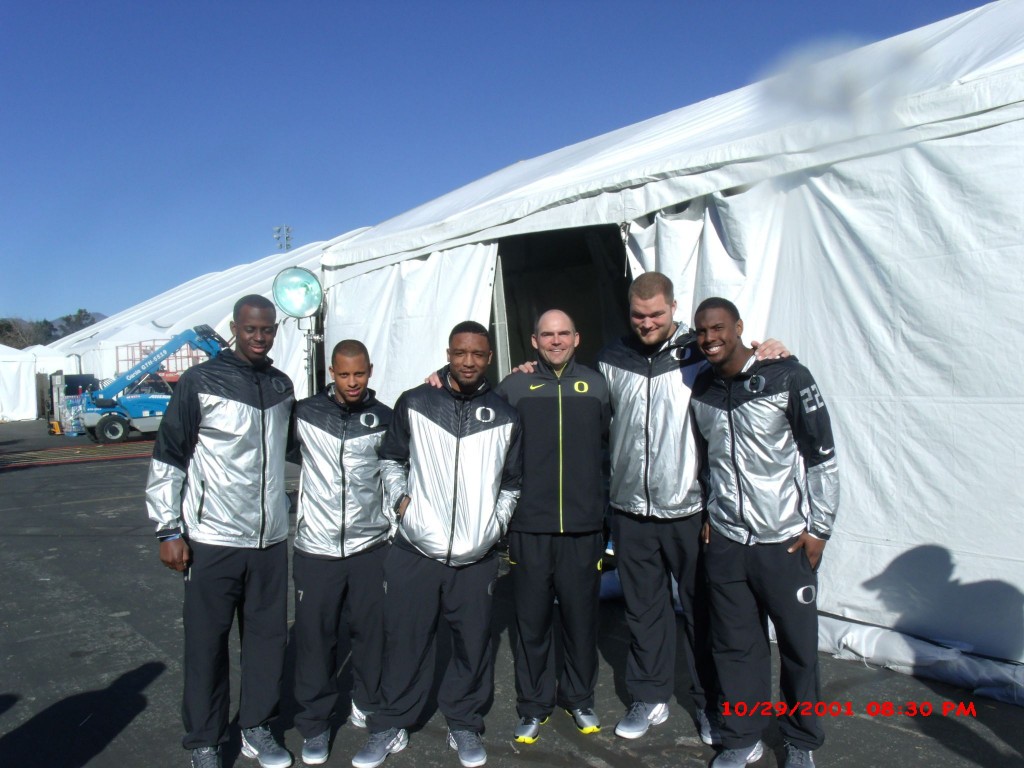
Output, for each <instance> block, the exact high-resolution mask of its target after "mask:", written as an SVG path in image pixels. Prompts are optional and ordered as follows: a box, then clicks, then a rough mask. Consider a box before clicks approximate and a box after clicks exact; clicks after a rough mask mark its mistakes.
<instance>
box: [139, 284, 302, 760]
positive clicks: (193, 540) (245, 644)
mask: <svg viewBox="0 0 1024 768" xmlns="http://www.w3.org/2000/svg"><path fill="white" fill-rule="evenodd" d="M231 332H232V333H233V334H234V336H235V350H234V351H232V350H224V351H222V352H221V353H220V354H219V355H217V356H216V357H215V358H213V359H212V360H209V361H207V362H205V363H202V364H201V365H197V366H195V367H193V368H190V369H189V370H188V371H186V372H185V373H184V374H183V375H182V377H181V379H180V381H179V382H178V384H177V387H176V388H175V390H174V395H173V396H172V397H171V401H170V403H169V404H168V407H167V412H166V413H165V414H164V417H163V420H162V421H161V423H160V431H159V433H158V434H157V439H156V444H155V445H154V447H153V460H152V463H151V464H150V469H149V480H148V482H147V485H146V507H147V510H148V512H149V517H150V519H151V520H152V521H153V522H154V523H156V535H157V538H158V539H159V541H160V560H161V562H163V564H164V565H166V566H167V567H168V568H171V569H172V570H175V571H180V572H183V573H184V574H185V604H184V610H183V618H184V628H185V665H184V673H185V685H184V700H183V703H182V718H183V720H184V725H185V731H186V733H185V737H184V738H183V739H182V744H183V746H184V747H185V748H186V749H189V750H191V751H192V755H191V757H192V766H193V768H219V766H220V764H221V756H220V745H221V744H223V743H224V742H226V741H227V740H228V715H229V708H230V702H229V690H230V686H229V682H228V670H229V667H228V634H229V632H230V631H231V625H232V622H233V620H234V616H235V613H236V611H241V612H242V616H241V620H240V625H242V626H244V630H245V631H244V632H242V633H241V636H242V638H241V639H242V660H243V663H242V685H241V690H242V698H241V702H240V704H239V710H238V721H239V725H240V726H241V727H242V751H243V752H244V753H245V754H246V755H247V756H249V757H257V758H258V759H259V761H260V764H261V765H262V766H263V768H274V767H277V768H281V767H283V766H287V765H290V764H291V755H290V754H289V753H288V752H287V751H286V750H285V749H284V748H282V747H281V746H280V745H279V744H278V743H277V741H276V740H275V739H274V737H273V736H272V735H271V732H270V729H269V727H268V726H267V721H268V720H270V719H271V718H272V717H274V716H276V715H277V710H278V703H279V701H280V694H281V682H282V677H283V673H284V652H285V646H286V644H287V640H288V545H287V543H286V539H287V537H288V499H287V497H286V496H285V487H284V463H285V453H286V450H287V441H288V424H289V418H290V414H291V409H292V404H293V403H294V402H295V397H294V394H293V391H292V383H291V380H290V379H289V378H288V376H286V375H285V374H284V373H282V372H281V371H279V370H277V369H276V368H274V367H273V365H271V360H270V358H269V357H267V353H268V352H269V351H270V349H271V347H272V346H273V343H274V336H275V334H276V333H277V322H276V312H275V310H274V305H273V304H271V303H270V301H268V300H267V299H266V298H265V297H263V296H259V295H250V296H245V297H243V298H241V299H239V300H238V302H237V303H236V304H235V308H234V319H233V321H232V322H231Z"/></svg>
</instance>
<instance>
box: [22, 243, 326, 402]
mask: <svg viewBox="0 0 1024 768" xmlns="http://www.w3.org/2000/svg"><path fill="white" fill-rule="evenodd" d="M343 237H344V236H343ZM322 246H323V243H319V242H317V243H310V244H309V245H304V246H302V247H301V248H296V249H295V250H291V251H285V252H281V253H276V254H273V255H271V256H267V257H265V258H263V259H260V260H259V261H255V262H252V263H248V264H239V265H238V266H235V267H232V268H230V269H226V270H224V271H222V272H211V273H209V274H205V275H202V276H200V277H197V278H195V279H193V280H190V281H188V282H187V283H184V284H182V285H179V286H177V287H175V288H172V289H171V290H169V291H165V292H164V293H162V294H160V295H158V296H155V297H154V298H152V299H149V300H147V301H143V302H141V303H139V304H136V305H135V306H133V307H131V308H129V309H126V310H124V311H122V312H118V313H117V314H115V315H111V316H110V317H108V318H105V319H104V320H101V321H100V322H98V323H96V324H94V325H90V326H89V327H87V328H83V329H82V330H80V331H77V332H76V333H73V334H70V335H69V336H66V337H64V338H63V339H60V340H58V341H55V342H53V343H52V344H50V345H49V346H48V347H47V348H46V350H47V353H48V354H49V355H50V356H51V357H49V358H47V362H46V365H45V369H44V368H43V367H41V368H40V371H41V372H46V373H52V372H53V370H56V368H57V367H63V368H64V371H65V372H66V373H72V372H73V373H91V374H93V375H94V376H96V377H97V378H98V379H100V380H103V379H109V378H112V377H114V376H115V375H116V374H118V373H122V372H123V371H120V370H118V367H119V366H118V348H119V347H123V346H124V345H128V344H134V343H137V342H145V341H154V340H167V339H170V338H171V337H172V336H174V335H176V334H178V333H181V332H182V331H184V330H186V329H188V328H192V327H194V326H196V325H209V326H211V327H213V329H214V330H215V331H217V332H218V333H219V334H220V335H221V336H223V337H224V338H225V339H227V340H229V341H230V340H231V330H230V328H229V323H230V321H231V313H232V310H233V308H234V304H235V301H237V300H238V299H239V298H240V297H242V296H244V295H247V294H251V293H256V294H260V295H262V296H266V297H267V298H270V299H272V298H273V297H272V291H273V284H274V278H275V277H276V276H277V274H278V273H279V272H280V271H281V270H282V269H286V268H287V267H293V266H297V267H304V268H306V269H308V270H310V271H311V272H313V273H314V274H319V272H320V256H321V253H322V250H323V248H322ZM278 319H279V321H280V329H279V331H278V335H277V339H276V341H275V343H274V349H273V352H272V353H271V357H272V358H273V360H274V364H275V365H276V366H277V367H278V368H280V369H281V370H282V371H284V372H285V373H287V374H288V375H289V376H290V377H291V379H292V381H293V382H294V383H295V390H296V395H297V396H299V397H304V396H305V395H306V394H307V386H306V381H307V369H306V364H307V361H306V340H305V334H306V331H307V330H308V329H309V328H310V325H311V323H312V321H311V320H302V321H297V320H295V319H294V318H290V317H285V316H283V315H280V313H279V318H278ZM53 355H58V356H60V357H61V358H62V361H63V366H60V365H58V366H56V367H55V360H54V358H53V357H52V356H53ZM51 369H52V370H51Z"/></svg>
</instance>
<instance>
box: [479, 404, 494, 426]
mask: <svg viewBox="0 0 1024 768" xmlns="http://www.w3.org/2000/svg"><path fill="white" fill-rule="evenodd" d="M476 420H477V421H482V422H483V423H484V424H487V423H489V422H492V421H494V409H493V408H488V407H487V406H486V405H481V406H480V407H479V408H477V409H476Z"/></svg>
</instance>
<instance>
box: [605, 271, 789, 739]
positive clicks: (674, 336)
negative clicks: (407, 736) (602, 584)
mask: <svg viewBox="0 0 1024 768" xmlns="http://www.w3.org/2000/svg"><path fill="white" fill-rule="evenodd" d="M675 311H676V301H675V297H674V290H673V285H672V281H671V280H669V279H668V277H666V276H665V275H663V274H661V273H660V272H646V273H644V274H642V275H640V276H639V277H637V278H636V280H634V281H633V283H632V284H631V285H630V287H629V321H630V325H631V326H632V330H633V334H632V335H630V336H627V337H625V338H623V339H620V340H618V341H616V342H614V343H613V344H610V345H609V346H607V347H605V348H604V349H603V350H602V351H601V353H600V355H599V357H598V368H599V369H600V371H601V373H602V374H603V375H604V377H605V380H606V381H607V382H608V390H609V393H610V396H611V404H612V423H611V461H612V478H611V493H610V504H611V506H612V508H613V509H614V510H615V512H616V514H615V516H614V518H613V521H612V523H613V528H612V530H613V533H614V536H615V554H616V561H617V564H618V573H619V580H620V583H621V584H622V594H623V598H624V601H625V603H626V623H627V625H628V627H629V632H630V641H631V642H630V649H629V657H628V659H627V663H626V688H627V690H628V692H629V695H630V698H631V703H630V705H629V709H628V710H627V712H626V715H625V716H624V717H623V718H622V719H621V720H619V722H618V724H617V725H616V727H615V733H616V735H618V736H621V737H623V738H627V739H636V738H639V737H641V736H643V735H644V734H645V733H646V732H647V729H648V728H649V727H650V726H651V725H657V724H659V723H663V722H665V720H666V719H667V718H668V714H669V701H670V700H671V698H672V695H673V693H674V691H675V658H676V615H675V611H674V609H673V605H672V599H671V596H670V578H674V579H675V581H676V583H677V585H678V592H677V594H678V598H679V602H680V605H681V607H682V616H681V618H682V620H683V630H684V636H683V646H684V651H685V654H686V656H685V658H686V661H687V665H688V668H689V669H688V671H689V679H690V696H691V698H692V699H693V704H694V706H695V709H696V713H695V725H696V726H697V729H698V732H699V735H700V738H701V740H702V741H704V742H705V743H706V744H712V743H717V741H718V738H717V737H718V734H717V732H716V730H715V729H714V727H713V726H714V723H715V721H716V719H717V712H716V698H717V680H716V676H715V668H714V664H713V663H712V660H711V650H710V644H709V641H708V613H707V588H706V580H705V579H704V576H703V571H702V568H701V562H700V561H701V551H700V526H701V519H702V518H701V514H700V512H701V509H702V500H701V492H700V483H699V478H698V474H699V473H698V455H697V450H696V445H695V442H694V435H693V429H692V425H691V418H690V411H689V405H690V392H691V388H692V386H693V382H694V381H695V380H696V378H697V375H698V374H699V373H700V372H701V371H703V370H705V369H706V368H707V363H706V362H705V360H704V356H703V355H702V354H701V351H700V349H699V348H698V347H697V346H696V344H695V343H694V337H693V333H692V331H691V330H690V329H689V328H687V327H686V325H685V324H684V323H677V322H675V320H674V319H673V316H674V313H675ZM757 352H758V355H760V356H766V357H767V356H773V355H776V354H788V353H787V352H786V350H785V348H784V347H783V346H782V345H781V344H779V343H778V342H776V341H772V340H768V341H766V342H765V343H764V344H762V345H760V346H759V347H758V350H757Z"/></svg>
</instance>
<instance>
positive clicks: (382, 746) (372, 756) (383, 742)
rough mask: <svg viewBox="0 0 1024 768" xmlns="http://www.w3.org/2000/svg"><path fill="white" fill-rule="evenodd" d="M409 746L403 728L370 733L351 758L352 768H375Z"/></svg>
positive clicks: (407, 735) (406, 734) (407, 736)
mask: <svg viewBox="0 0 1024 768" xmlns="http://www.w3.org/2000/svg"><path fill="white" fill-rule="evenodd" d="M408 744H409V734H408V733H406V732H405V728H389V729H388V730H386V731H378V732H377V733H371V734H370V737H369V738H368V739H367V740H366V744H364V745H363V748H362V749H360V750H359V751H358V752H356V756H355V757H353V758H352V768H377V766H378V765H380V764H381V763H383V762H384V761H385V760H386V759H387V756H388V755H393V754H395V753H396V752H401V751H402V750H403V749H405V747H406V746H407V745H408Z"/></svg>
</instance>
